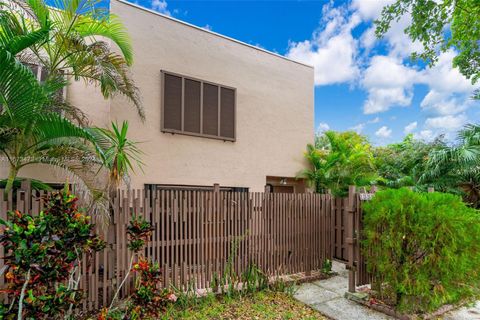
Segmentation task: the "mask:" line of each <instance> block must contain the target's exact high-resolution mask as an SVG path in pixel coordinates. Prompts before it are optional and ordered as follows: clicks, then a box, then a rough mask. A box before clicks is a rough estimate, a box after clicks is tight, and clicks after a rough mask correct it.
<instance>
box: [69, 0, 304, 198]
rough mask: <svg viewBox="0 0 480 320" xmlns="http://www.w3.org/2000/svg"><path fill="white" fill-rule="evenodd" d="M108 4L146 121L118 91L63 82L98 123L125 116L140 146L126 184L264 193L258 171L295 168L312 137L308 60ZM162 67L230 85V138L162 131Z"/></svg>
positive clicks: (291, 172) (279, 172) (286, 172)
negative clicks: (124, 36) (128, 54)
mask: <svg viewBox="0 0 480 320" xmlns="http://www.w3.org/2000/svg"><path fill="white" fill-rule="evenodd" d="M111 12H112V13H114V14H116V15H118V16H119V17H120V19H121V20H122V21H123V23H124V24H125V26H126V28H127V29H128V32H129V34H130V35H131V38H132V42H133V48H134V59H135V61H134V64H133V68H132V71H133V76H134V79H135V81H136V84H137V86H138V87H139V88H140V91H141V94H142V100H143V105H144V108H145V113H146V121H145V122H142V121H141V120H140V118H139V117H138V116H137V113H136V110H135V108H134V107H133V106H131V105H130V104H129V102H128V101H126V100H125V99H123V98H122V97H116V98H114V99H113V100H111V101H107V102H106V101H104V100H102V99H101V98H100V99H99V98H98V93H95V92H93V91H95V90H93V89H91V88H89V89H85V87H84V85H83V84H82V83H75V84H74V85H73V86H72V87H71V88H69V99H70V101H71V102H72V103H73V104H74V105H77V106H80V107H81V108H82V109H84V110H86V112H87V114H89V115H91V116H92V119H94V123H95V124H97V125H108V123H109V122H110V121H111V120H112V121H118V122H121V121H123V120H128V121H129V126H130V127H129V135H130V138H131V139H133V140H136V141H139V142H141V143H140V145H139V146H140V148H141V149H142V150H143V152H144V153H145V154H144V155H143V157H142V160H143V162H144V163H145V166H144V168H143V170H144V172H141V171H140V170H136V172H135V174H134V175H133V176H132V187H135V188H137V187H143V184H145V183H151V184H183V185H213V184H214V183H219V184H220V185H223V186H232V187H249V188H250V190H252V191H263V190H264V186H265V183H266V176H279V177H282V176H286V177H294V176H295V175H296V174H297V173H298V172H299V171H300V170H301V169H302V168H303V167H304V165H305V164H304V159H303V152H304V150H305V146H306V144H307V143H310V142H312V141H313V135H314V123H313V121H314V120H313V119H314V117H313V90H314V72H313V68H312V67H310V66H306V65H303V64H300V63H296V62H293V61H290V60H287V59H285V58H283V57H280V56H277V55H275V54H272V53H268V52H265V51H263V50H260V49H257V48H254V47H251V46H248V45H245V44H242V43H239V42H237V41H233V40H231V39H227V38H225V37H223V36H220V35H217V34H214V33H212V32H208V31H205V30H203V29H199V28H195V27H193V26H190V25H187V24H185V23H181V22H178V21H176V20H174V19H170V18H168V17H164V16H161V15H159V14H156V13H153V12H150V11H148V10H146V9H142V8H139V7H136V6H135V5H132V4H127V3H124V2H121V1H117V0H112V1H111ZM161 70H166V71H170V72H175V73H179V74H183V75H185V76H190V77H194V78H199V79H202V80H207V81H211V82H215V83H219V84H222V85H226V86H230V87H234V88H236V94H237V101H236V116H237V119H236V128H237V129H236V141H235V142H224V141H222V140H214V139H207V138H201V137H192V136H185V135H179V134H175V135H172V134H169V133H162V132H161V129H160V125H161V121H160V120H161V119H160V116H161V77H160V71H161Z"/></svg>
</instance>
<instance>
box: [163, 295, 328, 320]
mask: <svg viewBox="0 0 480 320" xmlns="http://www.w3.org/2000/svg"><path fill="white" fill-rule="evenodd" d="M165 319H312V320H313V319H323V320H325V319H327V318H325V317H324V316H322V315H321V314H320V313H318V312H317V311H315V310H313V309H311V308H309V307H308V306H306V305H304V304H302V303H301V302H298V301H297V300H295V299H294V298H293V297H291V296H290V295H288V294H286V293H283V292H272V291H261V292H257V293H255V294H253V295H251V296H247V297H235V298H228V297H225V296H223V297H215V296H208V297H206V298H203V299H201V300H199V302H198V303H197V304H196V305H195V306H192V307H189V308H187V309H183V310H181V308H180V306H178V305H177V306H175V307H174V308H172V309H170V310H169V311H168V312H167V314H166V316H165Z"/></svg>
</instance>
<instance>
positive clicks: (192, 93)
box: [183, 79, 201, 133]
mask: <svg viewBox="0 0 480 320" xmlns="http://www.w3.org/2000/svg"><path fill="white" fill-rule="evenodd" d="M200 88H201V86H200V82H199V81H195V80H190V79H185V103H184V113H185V116H184V119H183V121H184V123H183V125H184V128H183V130H184V131H188V132H194V133H200V99H201V92H200Z"/></svg>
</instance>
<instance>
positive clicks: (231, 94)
mask: <svg viewBox="0 0 480 320" xmlns="http://www.w3.org/2000/svg"><path fill="white" fill-rule="evenodd" d="M220 101H221V109H220V136H222V137H226V138H232V139H234V138H235V91H234V90H232V89H228V88H221V92H220Z"/></svg>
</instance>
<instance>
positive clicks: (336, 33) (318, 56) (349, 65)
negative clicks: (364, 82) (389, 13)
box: [286, 3, 360, 85]
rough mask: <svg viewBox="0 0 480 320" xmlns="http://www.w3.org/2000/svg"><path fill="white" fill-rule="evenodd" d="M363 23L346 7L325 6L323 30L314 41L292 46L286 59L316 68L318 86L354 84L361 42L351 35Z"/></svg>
mask: <svg viewBox="0 0 480 320" xmlns="http://www.w3.org/2000/svg"><path fill="white" fill-rule="evenodd" d="M359 23H360V19H359V16H358V15H356V14H349V12H348V9H347V8H346V7H345V6H342V7H337V8H334V7H333V6H332V3H330V4H328V5H325V6H324V8H323V18H322V21H321V25H322V26H323V27H322V28H320V29H318V30H316V31H315V32H314V33H313V35H312V39H310V40H305V41H302V42H292V43H290V46H289V49H288V52H287V54H286V56H287V57H289V58H291V59H294V60H298V61H301V62H304V63H307V64H310V65H313V66H314V67H315V84H316V85H328V84H334V83H343V82H351V81H353V80H354V79H355V78H356V77H357V76H358V74H359V68H358V66H357V63H356V61H355V57H356V54H357V40H355V39H354V37H353V36H352V33H351V31H352V29H353V28H354V27H356V26H357V25H358V24H359Z"/></svg>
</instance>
